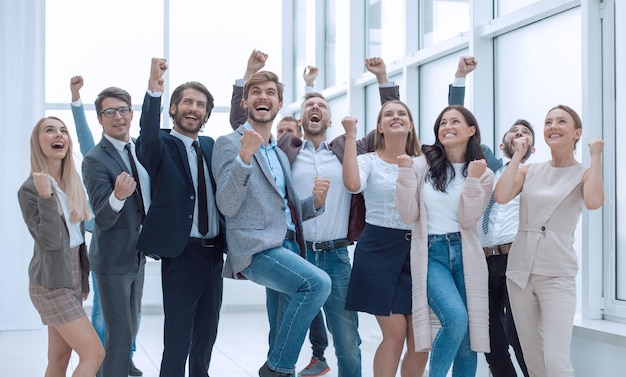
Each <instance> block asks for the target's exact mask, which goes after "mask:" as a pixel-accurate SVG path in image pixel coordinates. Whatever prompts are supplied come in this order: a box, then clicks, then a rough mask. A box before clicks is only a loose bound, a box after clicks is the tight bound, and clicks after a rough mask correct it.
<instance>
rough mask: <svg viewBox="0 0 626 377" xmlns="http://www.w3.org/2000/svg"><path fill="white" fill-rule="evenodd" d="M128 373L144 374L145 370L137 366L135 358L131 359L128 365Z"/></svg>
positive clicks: (134, 374) (132, 374)
mask: <svg viewBox="0 0 626 377" xmlns="http://www.w3.org/2000/svg"><path fill="white" fill-rule="evenodd" d="M128 375H129V376H143V372H142V371H141V369H139V368H137V367H136V366H135V363H133V359H130V364H129V365H128Z"/></svg>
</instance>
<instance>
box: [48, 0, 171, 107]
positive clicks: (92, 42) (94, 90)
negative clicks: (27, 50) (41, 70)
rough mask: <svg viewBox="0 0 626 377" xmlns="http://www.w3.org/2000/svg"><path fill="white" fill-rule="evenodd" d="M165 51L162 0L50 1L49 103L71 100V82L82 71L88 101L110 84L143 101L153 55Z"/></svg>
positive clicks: (85, 96)
mask: <svg viewBox="0 0 626 377" xmlns="http://www.w3.org/2000/svg"><path fill="white" fill-rule="evenodd" d="M160 55H163V3H162V1H154V0H136V1H126V0H109V1H107V2H106V5H103V4H102V3H97V2H91V1H83V0H67V1H62V2H61V1H47V2H46V64H45V69H46V97H45V99H46V102H49V103H50V102H52V103H59V102H65V103H68V102H70V99H71V96H70V90H69V81H70V78H71V77H72V76H74V75H82V76H83V78H84V80H85V86H84V87H83V89H81V97H82V99H83V102H84V103H88V104H92V105H93V102H94V100H95V98H96V95H97V94H98V93H100V91H102V89H104V88H106V87H109V86H118V87H121V88H124V89H125V90H127V91H128V92H129V93H130V94H131V96H132V97H133V102H135V103H141V101H142V98H143V93H145V91H146V83H147V80H148V74H149V72H150V71H149V68H150V58H151V57H153V56H160Z"/></svg>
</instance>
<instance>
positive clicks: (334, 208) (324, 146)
mask: <svg viewBox="0 0 626 377" xmlns="http://www.w3.org/2000/svg"><path fill="white" fill-rule="evenodd" d="M291 174H292V177H293V185H294V189H295V190H296V193H297V194H298V196H299V197H300V198H306V197H309V196H311V191H312V189H313V184H314V182H313V180H314V178H315V177H320V178H328V179H330V187H329V188H328V194H327V195H326V204H325V208H326V209H327V211H326V212H324V213H323V214H321V215H319V216H317V217H314V218H312V219H309V220H307V221H305V222H304V223H303V227H304V239H305V240H306V241H329V240H336V239H339V238H346V237H347V236H348V221H349V217H350V216H349V215H350V199H351V195H352V194H350V193H349V192H348V190H346V188H345V186H344V185H343V176H342V174H343V165H342V164H341V161H339V159H338V158H337V156H335V154H334V153H333V152H332V151H331V150H330V147H329V146H328V143H327V142H323V143H321V144H320V146H319V148H318V149H315V146H314V145H313V143H312V142H310V141H308V140H303V143H302V147H301V149H300V151H299V152H298V154H297V155H296V158H295V160H294V161H293V164H292V166H291ZM328 209H330V210H328Z"/></svg>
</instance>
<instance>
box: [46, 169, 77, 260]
mask: <svg viewBox="0 0 626 377" xmlns="http://www.w3.org/2000/svg"><path fill="white" fill-rule="evenodd" d="M50 181H51V183H52V188H53V189H54V192H55V193H56V196H57V198H59V203H60V204H61V209H62V210H63V217H65V225H66V226H67V230H68V233H69V234H70V248H74V247H76V246H80V245H81V244H82V243H83V242H84V241H85V238H84V237H83V232H82V229H81V227H80V223H73V222H71V220H70V219H71V218H72V214H71V213H70V208H69V206H68V205H67V195H65V193H64V192H63V190H61V188H60V187H59V185H58V184H57V181H56V180H55V179H54V178H52V176H50Z"/></svg>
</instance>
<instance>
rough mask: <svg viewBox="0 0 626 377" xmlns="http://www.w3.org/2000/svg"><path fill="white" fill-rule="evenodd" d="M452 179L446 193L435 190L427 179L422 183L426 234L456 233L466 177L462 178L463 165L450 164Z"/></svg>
mask: <svg viewBox="0 0 626 377" xmlns="http://www.w3.org/2000/svg"><path fill="white" fill-rule="evenodd" d="M452 166H453V167H454V179H452V180H451V181H450V182H449V183H448V185H447V186H446V192H441V191H439V190H436V189H435V188H434V187H433V185H432V183H431V182H430V181H429V180H428V179H427V180H426V182H425V183H424V190H423V193H422V195H423V196H424V205H425V207H426V213H427V214H428V216H426V218H427V221H428V234H446V233H456V232H458V231H459V230H460V228H459V218H458V212H459V200H460V199H461V191H462V190H463V184H464V183H465V179H466V177H465V176H463V167H464V166H465V163H456V164H452Z"/></svg>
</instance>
